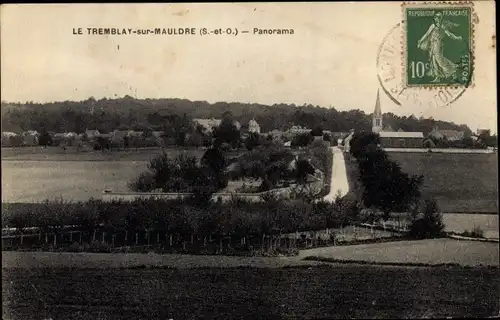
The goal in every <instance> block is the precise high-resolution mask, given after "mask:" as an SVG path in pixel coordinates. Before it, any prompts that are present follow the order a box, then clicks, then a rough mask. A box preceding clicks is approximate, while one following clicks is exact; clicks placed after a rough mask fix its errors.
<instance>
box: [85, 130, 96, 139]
mask: <svg viewBox="0 0 500 320" xmlns="http://www.w3.org/2000/svg"><path fill="white" fill-rule="evenodd" d="M85 135H86V136H87V138H88V139H89V140H92V139H94V138H95V137H96V136H97V135H99V130H97V129H95V130H85Z"/></svg>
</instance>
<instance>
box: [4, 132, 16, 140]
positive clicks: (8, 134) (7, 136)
mask: <svg viewBox="0 0 500 320" xmlns="http://www.w3.org/2000/svg"><path fill="white" fill-rule="evenodd" d="M17 136H18V134H17V133H14V132H5V131H4V132H2V139H3V138H10V137H17Z"/></svg>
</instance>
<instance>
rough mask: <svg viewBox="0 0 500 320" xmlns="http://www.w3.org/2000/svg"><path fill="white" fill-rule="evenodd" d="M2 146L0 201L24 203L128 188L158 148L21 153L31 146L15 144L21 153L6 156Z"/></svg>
mask: <svg viewBox="0 0 500 320" xmlns="http://www.w3.org/2000/svg"><path fill="white" fill-rule="evenodd" d="M4 149H8V148H2V202H24V203H26V202H41V201H44V200H45V199H54V198H59V197H62V198H63V199H65V200H73V201H85V200H88V199H89V198H90V197H94V198H100V197H101V195H102V192H103V191H104V190H105V189H112V190H113V191H122V192H123V191H130V190H129V188H128V186H127V183H128V182H129V181H130V180H131V179H133V178H135V177H136V176H137V175H139V174H140V173H141V172H142V171H144V170H146V168H147V163H148V160H149V159H151V158H152V157H154V156H155V155H157V154H159V153H160V152H161V150H160V149H144V150H138V151H120V152H82V153H71V152H70V153H66V154H65V153H60V150H53V149H51V148H47V149H46V150H48V151H44V149H42V151H41V152H39V153H38V152H35V153H24V154H23V152H27V151H29V150H27V149H32V148H17V149H18V150H22V151H17V150H15V152H21V153H20V154H17V155H11V156H8V155H5V154H4ZM11 149H12V148H11ZM24 149H26V150H27V151H26V150H24ZM38 149H40V148H38ZM35 151H36V150H35ZM165 151H166V152H167V153H168V154H171V155H172V156H175V155H176V154H179V153H180V152H187V153H188V154H192V155H195V156H197V157H201V156H202V155H203V152H204V150H202V149H192V150H182V149H168V150H165ZM57 152H59V153H57Z"/></svg>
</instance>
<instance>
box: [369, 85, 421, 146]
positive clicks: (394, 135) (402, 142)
mask: <svg viewBox="0 0 500 320" xmlns="http://www.w3.org/2000/svg"><path fill="white" fill-rule="evenodd" d="M372 132H374V133H378V134H379V136H380V146H381V147H383V148H423V144H424V134H423V133H422V132H404V131H399V130H398V131H394V129H392V128H390V127H384V123H383V115H382V109H381V107H380V94H379V92H378V91H377V100H376V101H375V111H374V112H373V120H372Z"/></svg>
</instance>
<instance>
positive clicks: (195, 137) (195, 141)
mask: <svg viewBox="0 0 500 320" xmlns="http://www.w3.org/2000/svg"><path fill="white" fill-rule="evenodd" d="M187 142H188V144H189V145H191V146H194V147H200V146H202V145H203V135H202V134H200V133H199V132H198V131H195V132H193V133H192V134H190V135H189V138H188V141H187Z"/></svg>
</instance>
